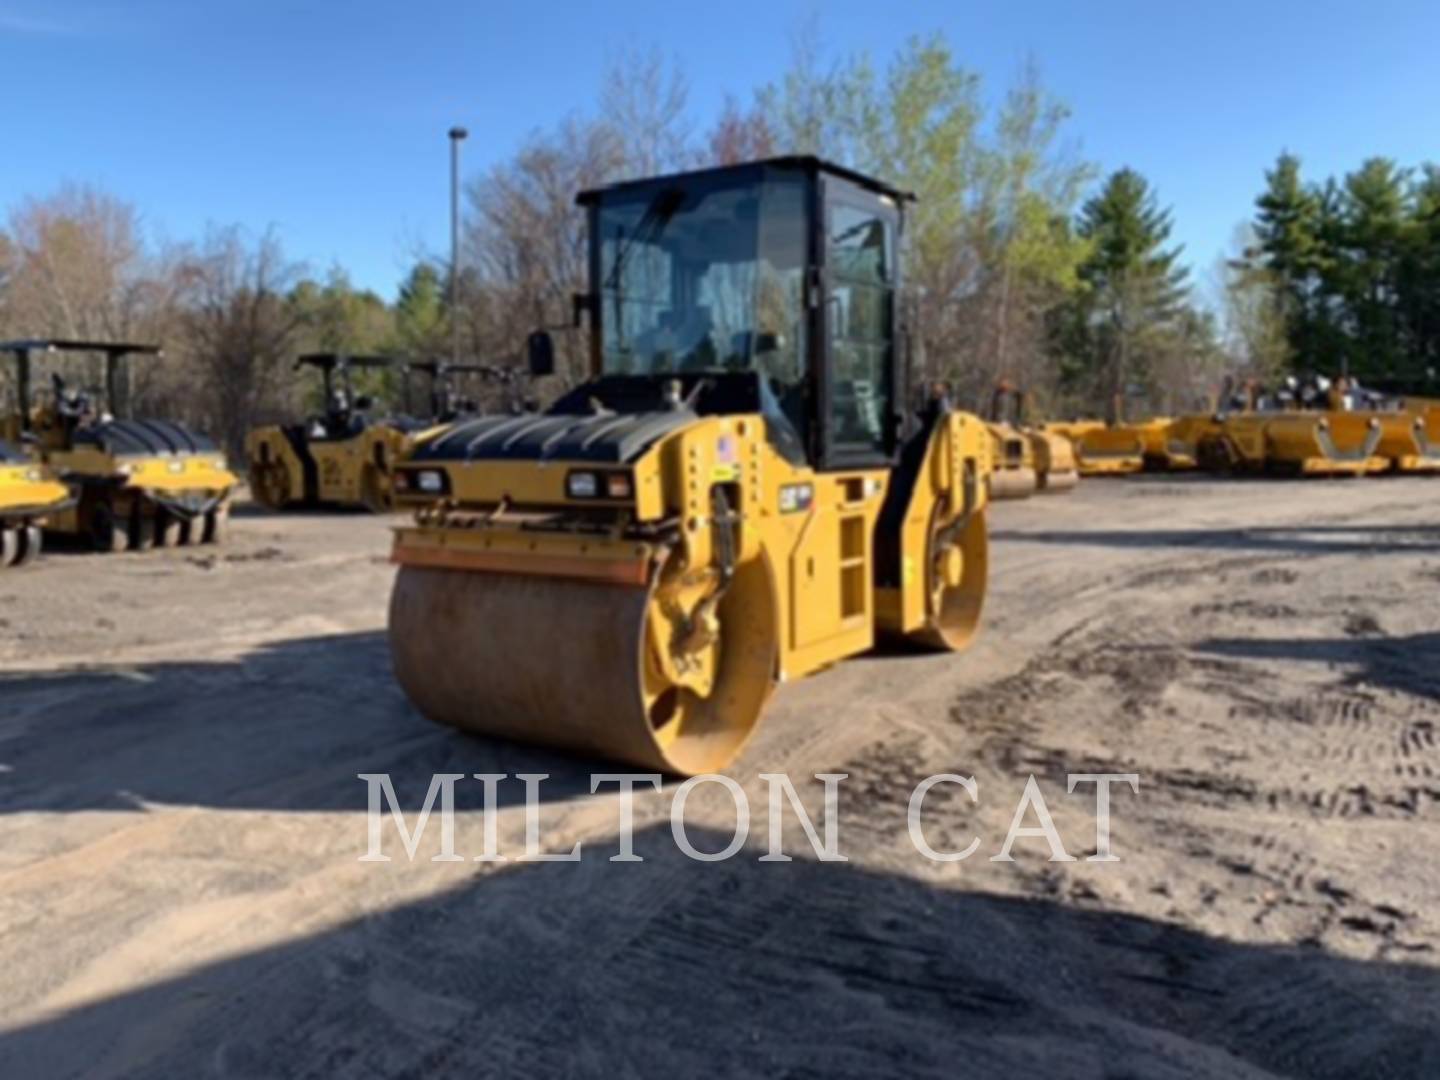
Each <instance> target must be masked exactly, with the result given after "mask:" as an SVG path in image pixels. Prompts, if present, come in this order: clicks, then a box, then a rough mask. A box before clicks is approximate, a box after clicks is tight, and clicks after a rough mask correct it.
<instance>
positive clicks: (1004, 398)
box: [989, 382, 1080, 494]
mask: <svg viewBox="0 0 1440 1080" xmlns="http://www.w3.org/2000/svg"><path fill="white" fill-rule="evenodd" d="M989 423H991V431H992V432H994V431H995V426H996V425H1001V426H1002V428H1004V429H1008V431H1012V432H1015V433H1018V435H1020V436H1021V438H1022V439H1024V441H1025V444H1027V446H1028V454H1027V458H1025V459H1027V462H1028V464H1030V467H1031V468H1032V469H1034V471H1035V490H1037V491H1038V492H1041V494H1063V492H1066V491H1070V490H1073V488H1074V485H1076V484H1079V482H1080V472H1079V471H1077V468H1076V456H1074V448H1073V446H1071V445H1070V439H1066V438H1064V436H1061V435H1053V433H1050V432H1045V431H1043V429H1041V428H1037V426H1035V425H1034V423H1031V422H1030V395H1028V393H1025V392H1024V390H1021V389H1020V387H1017V386H1012V384H1011V383H1008V382H1001V383H999V384H998V386H996V387H995V390H994V393H992V395H991V408H989ZM996 468H998V462H996Z"/></svg>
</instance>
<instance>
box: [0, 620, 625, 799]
mask: <svg viewBox="0 0 1440 1080" xmlns="http://www.w3.org/2000/svg"><path fill="white" fill-rule="evenodd" d="M592 764H593V763H591V762H587V761H585V760H584V759H579V758H573V757H563V756H560V755H555V754H547V753H544V752H542V751H539V750H535V749H532V748H527V747H522V746H517V745H514V744H511V743H505V742H500V741H498V740H489V739H482V738H478V737H475V736H471V735H466V734H463V733H460V732H456V731H452V730H449V729H447V728H441V727H438V726H436V725H434V724H431V723H429V722H428V721H426V720H425V719H424V718H422V717H421V716H420V715H419V714H418V713H417V712H416V711H415V710H414V708H413V707H412V706H411V705H410V703H409V702H408V701H407V700H406V699H405V697H404V695H403V694H402V693H401V691H400V689H399V687H398V686H397V685H396V683H395V679H394V676H393V674H392V673H391V670H390V654H389V649H388V646H387V643H386V640H385V635H384V634H383V633H380V632H373V633H362V634H345V635H335V636H330V637H320V638H310V639H302V640H296V641H288V642H281V643H278V644H272V645H267V646H264V647H262V648H260V649H258V650H256V651H254V652H250V653H247V654H245V655H243V656H241V657H239V658H238V659H235V660H233V661H223V660H222V661H208V662H191V663H158V664H146V665H143V666H114V665H107V666H95V667H91V668H77V669H66V670H62V671H58V672H18V673H17V672H7V673H4V674H0V813H18V812H22V811H34V810H38V811H49V812H57V811H58V812H64V811H78V810H125V809H134V810H140V809H143V807H144V804H146V803H167V804H178V805H198V806H210V807H221V808H228V809H276V810H356V811H363V810H364V809H365V805H366V797H367V796H366V792H367V786H366V783H365V782H364V781H362V780H360V779H358V778H357V775H356V774H357V773H387V772H388V773H390V774H391V777H392V781H393V783H394V786H395V791H396V795H397V798H398V800H399V802H400V803H401V805H402V806H405V807H408V808H418V807H419V806H422V805H423V804H424V800H425V795H426V792H427V790H428V788H429V784H430V778H431V776H432V774H434V773H437V772H449V773H463V774H470V773H477V772H501V773H511V774H514V773H521V772H531V773H549V774H550V779H548V780H546V781H545V782H544V783H543V784H542V785H541V788H540V792H541V797H542V799H544V800H553V799H561V798H570V797H574V796H577V795H582V794H586V793H588V790H589V782H590V781H589V774H590V771H591V769H590V766H591V765H592ZM601 771H612V770H611V769H610V767H607V769H604V770H601ZM467 787H469V788H473V789H475V790H474V797H475V798H476V799H479V798H480V797H481V785H480V784H471V785H463V784H462V785H458V787H457V805H459V806H460V808H462V809H467V808H468V804H465V803H464V802H463V800H464V799H465V798H468V797H469V793H468V792H467V791H466V789H467ZM498 794H499V798H500V801H501V803H502V804H508V803H510V802H513V801H520V800H522V799H523V797H524V786H523V784H522V783H521V782H519V781H509V782H506V783H503V784H501V785H500V788H499V792H498Z"/></svg>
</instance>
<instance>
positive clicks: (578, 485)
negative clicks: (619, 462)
mask: <svg viewBox="0 0 1440 1080" xmlns="http://www.w3.org/2000/svg"><path fill="white" fill-rule="evenodd" d="M565 494H566V496H567V497H568V498H571V499H629V498H631V497H632V496H634V494H635V482H634V480H632V479H631V476H630V474H629V473H628V472H591V471H589V470H578V471H576V472H572V473H570V474H569V475H568V476H566V477H565Z"/></svg>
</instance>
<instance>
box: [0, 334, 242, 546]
mask: <svg viewBox="0 0 1440 1080" xmlns="http://www.w3.org/2000/svg"><path fill="white" fill-rule="evenodd" d="M0 353H5V354H8V355H9V356H11V357H12V358H13V359H14V361H15V364H16V374H17V383H16V385H17V388H18V395H17V396H18V402H19V404H20V408H19V411H18V413H17V414H15V415H12V416H11V417H9V418H8V420H7V421H6V425H5V426H6V428H7V432H8V434H10V436H11V438H12V440H13V439H14V438H15V436H17V435H18V436H19V438H20V439H21V440H22V441H23V442H24V443H25V444H27V445H28V447H29V448H30V450H31V453H32V455H33V456H34V458H36V459H37V460H39V461H40V462H42V463H43V464H44V465H45V466H47V467H48V468H49V469H50V470H52V471H53V472H54V473H55V474H58V476H59V477H60V478H61V479H62V480H64V481H65V482H66V483H67V484H69V485H70V486H71V487H72V488H73V494H74V499H73V500H72V501H71V502H69V504H68V505H66V506H64V507H62V508H60V509H58V510H55V511H53V512H50V513H47V514H46V515H45V529H46V530H47V531H50V532H54V533H59V534H63V535H71V536H80V537H84V538H86V539H88V541H89V542H90V543H91V544H92V545H93V546H94V547H95V549H96V550H99V551H125V550H134V551H143V550H145V549H147V548H149V547H151V546H153V545H155V544H161V545H173V544H185V543H216V542H219V541H220V540H221V539H222V538H223V536H224V533H225V527H226V521H227V519H228V516H229V511H230V497H231V494H232V492H233V491H234V489H235V486H236V484H237V483H238V481H237V479H236V477H235V476H234V474H233V473H231V472H230V471H229V469H228V468H227V467H226V462H225V457H224V455H223V454H222V453H221V451H220V449H219V448H218V447H217V446H216V445H215V444H214V443H213V442H212V441H211V440H210V439H209V438H207V437H206V436H204V435H201V434H199V433H197V432H195V431H192V430H191V429H189V428H188V427H186V426H185V425H183V424H179V423H176V422H174V421H170V420H156V419H124V418H122V417H123V414H124V413H125V412H127V411H128V409H127V408H126V404H127V402H128V394H127V393H126V388H127V385H128V378H126V375H127V374H128V373H127V372H126V370H125V368H124V364H125V363H126V362H127V361H128V359H129V358H131V357H137V356H159V355H161V351H160V348H159V346H157V345H137V344H129V343H122V342H106V341H74V340H60V339H35V340H22V341H8V342H3V343H0ZM59 353H92V354H99V355H100V356H102V357H103V358H104V383H105V385H104V391H103V397H102V394H101V393H100V392H99V391H97V390H93V389H92V390H77V389H72V388H71V387H70V386H69V385H68V384H67V383H66V381H65V379H64V378H63V377H62V376H61V375H60V373H59V372H52V373H51V386H50V389H49V390H48V391H39V392H35V393H32V390H31V376H32V373H33V369H34V364H35V362H36V360H37V359H38V358H45V357H51V356H54V355H56V354H59Z"/></svg>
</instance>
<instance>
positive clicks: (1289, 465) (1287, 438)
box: [1197, 377, 1405, 476]
mask: <svg viewBox="0 0 1440 1080" xmlns="http://www.w3.org/2000/svg"><path fill="white" fill-rule="evenodd" d="M1334 389H1335V388H1334V385H1333V384H1332V383H1331V381H1330V380H1329V379H1326V378H1323V377H1313V378H1310V379H1307V380H1304V381H1301V380H1298V379H1294V378H1292V379H1288V380H1286V383H1285V384H1284V385H1283V386H1282V387H1281V388H1280V389H1278V390H1276V391H1274V392H1270V393H1262V392H1261V391H1260V389H1259V388H1258V387H1257V386H1256V385H1255V384H1254V383H1253V382H1251V383H1248V384H1246V386H1245V388H1244V390H1243V393H1242V394H1241V395H1239V396H1238V397H1232V400H1231V401H1230V402H1228V403H1226V404H1228V405H1230V406H1232V407H1233V406H1236V405H1238V406H1240V407H1239V408H1238V409H1236V408H1231V409H1228V410H1227V411H1225V412H1223V414H1222V415H1221V416H1220V417H1219V418H1218V420H1217V424H1216V426H1215V428H1214V429H1212V430H1208V431H1206V432H1204V433H1203V434H1202V435H1201V436H1200V438H1199V441H1198V444H1197V454H1198V457H1199V461H1200V464H1201V466H1202V467H1203V468H1206V469H1209V470H1211V471H1217V472H1240V473H1261V472H1264V473H1271V474H1275V475H1284V476H1365V475H1369V474H1373V473H1380V472H1385V471H1387V470H1389V469H1390V468H1392V462H1391V460H1390V459H1388V458H1387V457H1385V456H1383V454H1382V453H1381V450H1380V445H1381V440H1382V439H1383V438H1384V437H1385V430H1386V426H1387V423H1386V422H1385V421H1384V419H1383V418H1382V417H1381V416H1380V415H1378V414H1377V413H1376V412H1375V411H1373V410H1370V409H1364V410H1352V409H1350V408H1349V407H1348V405H1349V403H1348V402H1346V401H1345V400H1344V398H1343V394H1337V393H1335V392H1334ZM1395 415H1396V416H1397V417H1399V416H1401V415H1403V414H1399V413H1397V414H1395ZM1389 426H1390V427H1391V437H1392V445H1394V446H1396V447H1397V448H1398V446H1399V445H1400V444H1401V443H1402V442H1403V437H1404V434H1405V433H1404V432H1403V431H1401V430H1399V427H1398V426H1396V425H1393V424H1391V425H1389Z"/></svg>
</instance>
